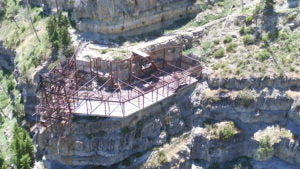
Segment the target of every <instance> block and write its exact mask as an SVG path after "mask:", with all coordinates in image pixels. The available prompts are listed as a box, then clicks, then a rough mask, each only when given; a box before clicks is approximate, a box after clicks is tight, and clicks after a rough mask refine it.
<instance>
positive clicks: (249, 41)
mask: <svg viewBox="0 0 300 169" xmlns="http://www.w3.org/2000/svg"><path fill="white" fill-rule="evenodd" d="M243 42H244V45H253V44H254V42H255V40H254V37H253V36H252V35H246V36H244V37H243Z"/></svg>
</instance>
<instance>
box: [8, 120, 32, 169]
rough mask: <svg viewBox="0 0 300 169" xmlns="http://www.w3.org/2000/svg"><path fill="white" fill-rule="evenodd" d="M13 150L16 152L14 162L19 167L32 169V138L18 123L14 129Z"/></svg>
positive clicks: (19, 168)
mask: <svg viewBox="0 0 300 169" xmlns="http://www.w3.org/2000/svg"><path fill="white" fill-rule="evenodd" d="M12 150H13V152H14V159H13V160H14V164H15V165H16V166H17V168H18V169H23V168H24V169H25V168H26V169H30V168H31V167H30V166H32V165H33V161H34V148H33V144H32V140H31V138H30V136H29V134H28V133H27V132H26V131H25V130H24V129H22V128H20V127H18V126H17V125H15V127H14V131H13V141H12ZM28 166H29V167H28Z"/></svg>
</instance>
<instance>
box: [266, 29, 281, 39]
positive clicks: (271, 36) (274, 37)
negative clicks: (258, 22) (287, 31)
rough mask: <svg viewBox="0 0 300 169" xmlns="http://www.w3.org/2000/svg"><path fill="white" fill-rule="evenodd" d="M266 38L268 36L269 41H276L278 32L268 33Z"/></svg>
mask: <svg viewBox="0 0 300 169" xmlns="http://www.w3.org/2000/svg"><path fill="white" fill-rule="evenodd" d="M268 36H269V39H277V38H278V36H279V31H278V30H275V31H274V32H270V33H269V34H268Z"/></svg>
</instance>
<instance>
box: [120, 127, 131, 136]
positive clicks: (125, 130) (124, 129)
mask: <svg viewBox="0 0 300 169" xmlns="http://www.w3.org/2000/svg"><path fill="white" fill-rule="evenodd" d="M130 132H131V130H130V128H129V127H128V126H126V127H124V128H122V133H123V134H124V135H126V134H129V133H130Z"/></svg>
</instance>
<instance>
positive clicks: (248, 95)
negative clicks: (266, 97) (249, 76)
mask: <svg viewBox="0 0 300 169" xmlns="http://www.w3.org/2000/svg"><path fill="white" fill-rule="evenodd" d="M236 100H237V101H238V102H239V103H240V105H242V106H244V107H249V106H250V105H251V104H253V103H254V102H255V95H254V94H253V93H252V92H251V91H245V90H242V91H239V92H238V93H237V96H236Z"/></svg>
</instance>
